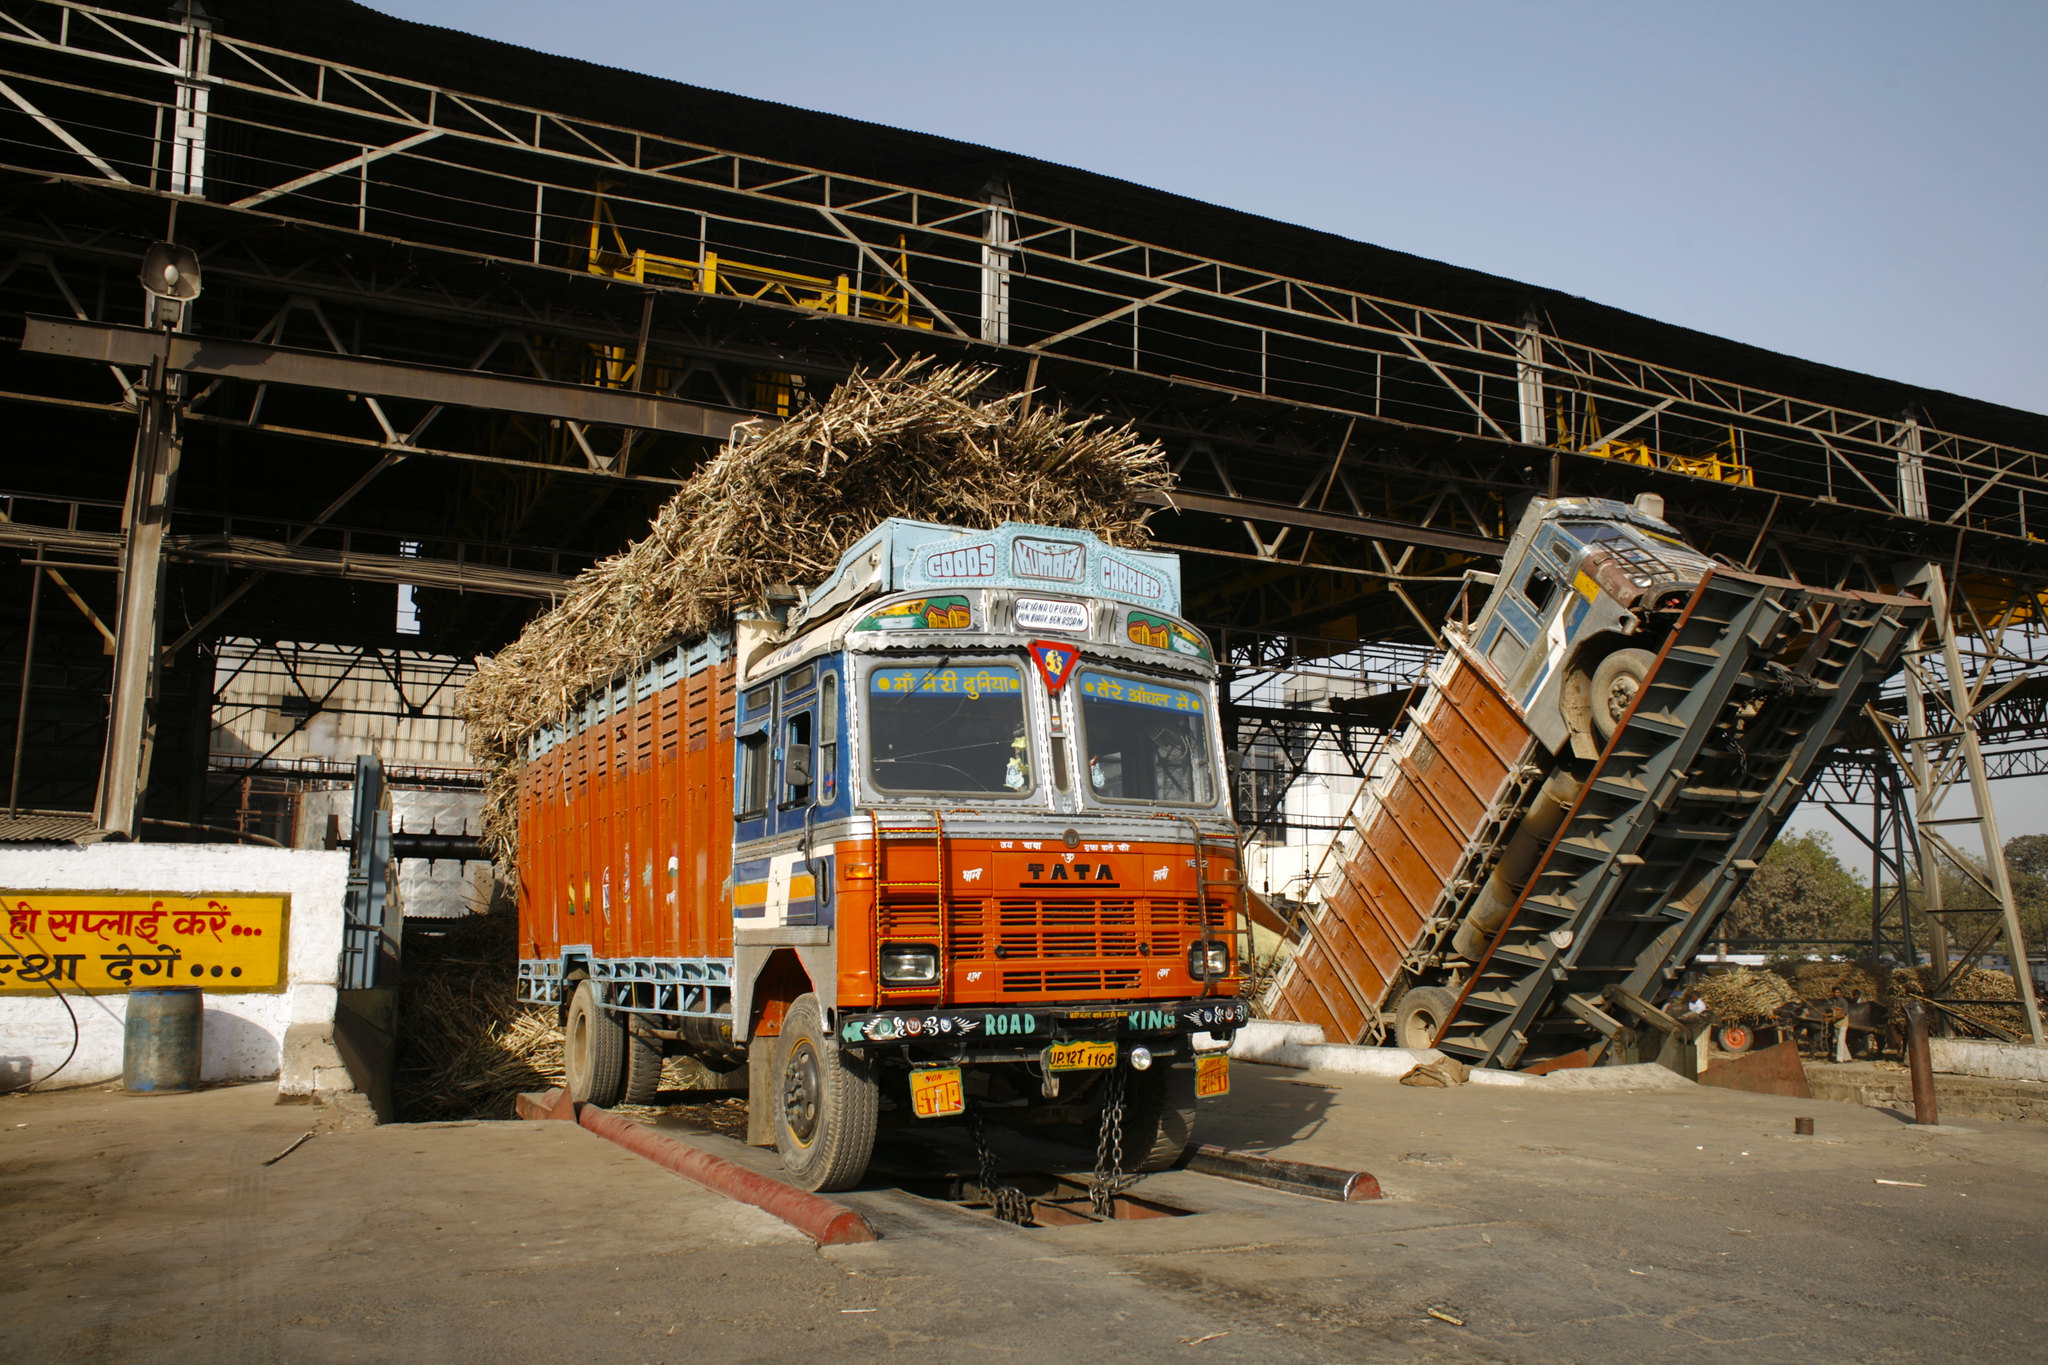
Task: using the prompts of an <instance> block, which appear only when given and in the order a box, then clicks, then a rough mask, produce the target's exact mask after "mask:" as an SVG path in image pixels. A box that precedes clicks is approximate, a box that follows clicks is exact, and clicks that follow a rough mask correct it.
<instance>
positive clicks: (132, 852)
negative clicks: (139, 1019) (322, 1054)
mask: <svg viewBox="0 0 2048 1365" xmlns="http://www.w3.org/2000/svg"><path fill="white" fill-rule="evenodd" d="M347 884H348V855H347V854H346V853H342V852H333V853H327V852H320V851H302V850H296V849H284V848H247V847H239V846H236V845H231V844H95V845H93V846H91V847H89V848H77V847H72V846H69V845H61V846H56V847H40V846H28V845H12V846H6V847H0V895H4V894H5V893H6V892H8V891H134V892H150V891H154V892H167V893H169V894H172V895H179V896H192V895H204V894H210V893H219V892H223V891H232V892H240V893H244V894H250V895H279V894H283V895H288V896H290V897H291V927H290V931H289V935H288V942H289V948H288V952H289V960H288V961H287V963H286V971H285V974H286V980H287V982H288V984H287V986H286V987H285V989H284V990H282V991H277V992H260V993H259V992H251V993H246V994H233V995H228V994H223V995H216V994H214V993H213V992H211V991H209V992H207V993H206V996H205V1003H204V1008H205V1016H204V1039H203V1044H202V1048H201V1058H200V1073H199V1074H200V1079H201V1080H204V1081H226V1080H259V1079H265V1078H268V1077H271V1076H277V1075H278V1074H279V1072H280V1069H281V1064H282V1057H283V1053H284V1043H285V1033H286V1031H287V1030H288V1029H292V1028H293V1027H294V1026H295V1025H296V1026H300V1028H299V1030H298V1031H299V1032H300V1033H301V1034H308V1033H310V1034H313V1035H315V1036H319V1037H324V1036H326V1035H327V1034H328V1033H330V1032H331V1030H332V1028H333V1023H334V1002H335V986H336V983H337V982H338V981H339V979H340V968H341V922H342V904H341V902H342V892H343V890H344V889H345V888H346V886H347ZM4 925H5V921H4V920H0V927H4ZM65 1001H68V1002H69V1003H70V1006H71V1008H72V1009H73V1010H75V1011H76V1012H77V1016H78V1054H77V1056H76V1057H74V1058H73V1059H72V1061H71V1064H70V1065H69V1066H66V1067H65V1068H64V1070H63V1071H62V1073H61V1074H58V1075H56V1076H54V1077H51V1079H50V1084H51V1085H52V1086H54V1087H59V1088H61V1087H64V1086H70V1085H86V1084H91V1083H95V1082H105V1081H109V1080H119V1079H120V1076H121V1038H122V1030H123V1028H124V1026H125V1021H126V1019H127V1011H128V997H127V995H126V994H125V993H124V994H120V995H111V994H106V995H85V994H82V993H67V994H66V995H65V997H64V1001H59V1000H58V999H57V998H56V997H55V996H54V995H51V994H49V993H47V992H45V993H44V994H41V995H7V996H0V1088H12V1087H14V1086H18V1085H20V1084H22V1083H23V1082H24V1081H29V1082H31V1083H40V1082H41V1081H42V1080H43V1079H44V1078H45V1077H48V1076H50V1073H51V1072H52V1071H54V1070H55V1069H56V1068H57V1066H58V1064H59V1063H61V1062H62V1061H63V1060H64V1055H65V1054H66V1053H67V1052H69V1051H70V1050H71V1037H72V1032H71V1028H72V1026H71V1017H70V1015H69V1014H67V1013H66V1011H65V1008H64V1002H65ZM300 1070H301V1071H305V1068H300ZM280 1088H282V1089H285V1090H287V1091H292V1092H295V1093H307V1092H309V1091H310V1090H311V1089H312V1088H313V1078H312V1076H311V1074H310V1073H307V1074H304V1075H300V1076H288V1077H286V1082H285V1084H284V1085H283V1086H281V1087H280ZM339 1088H346V1087H345V1086H343V1087H339Z"/></svg>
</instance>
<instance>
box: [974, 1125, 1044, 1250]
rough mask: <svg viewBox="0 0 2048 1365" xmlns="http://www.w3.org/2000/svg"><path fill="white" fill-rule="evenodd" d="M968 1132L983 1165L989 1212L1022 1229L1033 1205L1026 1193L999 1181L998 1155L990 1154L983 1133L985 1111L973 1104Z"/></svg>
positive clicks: (978, 1159)
mask: <svg viewBox="0 0 2048 1365" xmlns="http://www.w3.org/2000/svg"><path fill="white" fill-rule="evenodd" d="M967 1132H968V1134H969V1136H971V1137H972V1138H973V1139H974V1159H975V1161H976V1162H977V1163H979V1165H980V1175H981V1193H982V1197H983V1198H984V1199H986V1200H988V1203H989V1212H990V1213H992V1214H994V1215H995V1216H996V1217H997V1218H1000V1219H1002V1220H1003V1221H1004V1222H1005V1223H1015V1224H1016V1225H1017V1226H1018V1227H1023V1226H1025V1225H1026V1224H1028V1223H1030V1221H1031V1201H1030V1200H1029V1199H1026V1198H1025V1197H1024V1191H1022V1190H1020V1189H1018V1188H1017V1187H1016V1186H1015V1185H1002V1184H998V1183H997V1181H996V1154H995V1153H994V1152H992V1151H990V1150H989V1145H988V1137H987V1135H986V1134H984V1133H983V1132H982V1129H981V1111H980V1110H979V1109H978V1108H976V1107H975V1106H974V1105H971V1104H970V1105H968V1106H967Z"/></svg>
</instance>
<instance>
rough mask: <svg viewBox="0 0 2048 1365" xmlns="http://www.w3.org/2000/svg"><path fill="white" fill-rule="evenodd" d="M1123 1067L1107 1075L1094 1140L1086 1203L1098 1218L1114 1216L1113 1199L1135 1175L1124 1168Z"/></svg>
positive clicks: (1133, 1182) (1134, 1178)
mask: <svg viewBox="0 0 2048 1365" xmlns="http://www.w3.org/2000/svg"><path fill="white" fill-rule="evenodd" d="M1125 1074H1126V1073H1125V1072H1124V1069H1123V1068H1122V1067H1118V1068H1117V1069H1116V1070H1115V1071H1112V1072H1111V1073H1110V1076H1109V1088H1108V1094H1107V1096H1106V1097H1105V1099H1104V1102H1103V1105H1102V1128H1101V1130H1100V1132H1099V1134H1098V1135H1097V1137H1096V1139H1095V1178H1094V1179H1093V1180H1091V1181H1089V1182H1088V1202H1089V1203H1090V1204H1091V1205H1092V1206H1093V1207H1094V1209H1095V1215H1096V1217H1098V1218H1114V1217H1115V1216H1116V1198H1117V1196H1118V1195H1120V1194H1122V1193H1123V1192H1124V1191H1125V1190H1127V1189H1129V1188H1130V1187H1131V1186H1132V1185H1135V1184H1136V1183H1137V1180H1138V1178H1137V1177H1136V1176H1134V1175H1128V1174H1126V1173H1125V1171H1124V1076H1125Z"/></svg>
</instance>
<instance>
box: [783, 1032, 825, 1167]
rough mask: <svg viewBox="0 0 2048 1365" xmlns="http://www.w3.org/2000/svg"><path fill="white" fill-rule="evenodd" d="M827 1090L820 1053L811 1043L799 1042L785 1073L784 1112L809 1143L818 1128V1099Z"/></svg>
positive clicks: (800, 1137)
mask: <svg viewBox="0 0 2048 1365" xmlns="http://www.w3.org/2000/svg"><path fill="white" fill-rule="evenodd" d="M823 1089H824V1085H823V1078H822V1077H821V1076H820V1075H819V1074H818V1054H817V1052H816V1051H815V1050H814V1049H813V1048H812V1047H811V1045H810V1044H809V1043H808V1042H805V1043H799V1044H797V1047H796V1049H795V1051H793V1052H791V1053H790V1057H789V1065H788V1067H787V1068H786V1069H785V1070H784V1071H783V1074H782V1112H783V1114H784V1116H785V1118H786V1120H787V1122H788V1124H789V1131H790V1132H791V1133H792V1134H793V1135H794V1136H795V1137H796V1140H797V1141H799V1142H803V1143H808V1142H809V1141H810V1140H811V1138H812V1136H813V1135H814V1134H816V1132H817V1131H818V1100H819V1096H820V1094H821V1093H822V1092H823Z"/></svg>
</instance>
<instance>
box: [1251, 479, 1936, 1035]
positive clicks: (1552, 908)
mask: <svg viewBox="0 0 2048 1365" xmlns="http://www.w3.org/2000/svg"><path fill="white" fill-rule="evenodd" d="M1486 589H1490V591H1487V592H1486V595H1485V600H1484V603H1483V605H1481V606H1480V607H1479V608H1478V610H1477V611H1476V613H1474V612H1471V611H1470V610H1469V604H1470V602H1471V600H1472V599H1473V598H1474V597H1477V596H1478V595H1479V593H1480V592H1481V591H1483V590H1486ZM1928 612H1929V607H1928V604H1927V603H1926V602H1925V601H1923V600H1921V599H1919V598H1916V597H1905V596H1898V595H1893V594H1889V593H1883V592H1876V591H1858V590H1851V589H1847V588H1827V587H1813V586H1808V585H1803V584H1798V583H1792V582H1788V581H1785V580H1782V579H1777V578H1770V577H1765V576H1763V575H1760V574H1755V573H1751V572H1747V571H1745V570H1743V569H1741V568H1738V567H1735V566H1732V565H1728V564H1724V563H1721V562H1718V561H1716V560H1714V559H1711V558H1709V557H1708V556H1706V555H1703V554H1701V553H1699V552H1698V551H1697V550H1695V549H1693V548H1692V547H1690V546H1688V545H1686V544H1685V543H1684V541H1683V540H1682V539H1681V537H1680V536H1679V533H1678V532H1677V531H1676V530H1675V529H1674V528H1673V527H1672V526H1671V525H1670V524H1668V523H1667V522H1665V521H1664V520H1663V507H1662V502H1661V500H1660V499H1655V498H1643V499H1638V505H1635V506H1631V505H1629V504H1626V503H1621V502H1614V501H1609V500H1605V499H1597V498H1561V499H1537V500H1535V501H1534V502H1533V503H1532V504H1531V505H1530V507H1529V509H1528V511H1527V512H1526V513H1525V514H1524V515H1523V517H1522V519H1521V521H1520V524H1519V525H1518V526H1517V527H1516V529H1515V533H1514V535H1513V536H1512V538H1511V539H1510V540H1509V543H1508V546H1507V549H1506V552H1505V553H1504V555H1503V556H1502V561H1501V567H1500V570H1499V572H1498V573H1497V574H1469V575H1468V576H1467V582H1466V585H1465V591H1464V593H1463V594H1461V597H1460V602H1459V606H1458V608H1457V609H1455V610H1454V612H1453V616H1454V619H1453V620H1452V621H1451V623H1450V624H1449V625H1448V626H1447V627H1446V629H1445V632H1444V635H1445V649H1444V653H1443V655H1442V657H1441V658H1440V659H1439V660H1438V661H1437V663H1436V664H1435V666H1434V667H1433V668H1432V670H1431V672H1430V673H1429V675H1428V677H1427V679H1426V682H1425V683H1424V684H1423V686H1422V688H1421V690H1420V697H1419V700H1417V701H1416V702H1415V704H1414V705H1413V706H1411V707H1410V708H1409V709H1408V711H1407V713H1406V716H1405V718H1404V719H1405V723H1404V724H1403V726H1402V728H1401V729H1400V731H1399V732H1398V734H1397V735H1396V736H1395V737H1394V738H1393V739H1392V741H1391V742H1390V743H1389V744H1388V745H1387V746H1386V747H1385V749H1384V750H1383V751H1382V754H1381V757H1380V759H1379V761H1378V762H1377V764H1376V766H1375V768H1374V770H1373V773H1372V775H1371V776H1370V778H1369V779H1368V781H1367V783H1366V785H1365V787H1364V788H1363V790H1362V791H1361V794H1360V798H1361V799H1360V801H1359V802H1358V803H1357V806H1356V808H1355V809H1354V812H1353V813H1352V815H1351V818H1350V820H1349V824H1350V829H1349V831H1347V832H1346V833H1345V834H1344V835H1342V836H1340V838H1339V841H1338V845H1337V847H1335V848H1333V849H1332V850H1331V856H1330V857H1329V859H1328V860H1327V865H1329V866H1334V868H1335V871H1334V872H1329V873H1326V875H1324V876H1323V877H1322V878H1321V879H1320V880H1321V883H1322V885H1321V888H1320V890H1321V900H1320V901H1319V902H1318V903H1316V904H1314V905H1312V906H1311V907H1310V908H1309V909H1308V910H1307V911H1306V912H1303V913H1301V914H1299V915H1298V917H1297V919H1296V920H1295V921H1294V923H1293V924H1292V925H1291V926H1289V927H1290V929H1291V934H1290V937H1291V940H1292V951H1291V954H1290V956H1289V957H1288V959H1287V961H1286V962H1285V963H1284V964H1283V965H1282V967H1281V969H1280V971H1279V973H1278V974H1277V975H1276V977H1275V979H1274V982H1273V985H1272V986H1271V988H1270V989H1269V991H1268V994H1267V996H1266V1012H1267V1013H1268V1014H1269V1015H1270V1016H1272V1017H1274V1018H1278V1019H1291V1020H1299V1021H1304V1022H1310V1023H1315V1024H1319V1025H1321V1026H1322V1027H1323V1029H1324V1032H1325V1035H1326V1037H1328V1038H1329V1039H1330V1040H1331V1041H1333V1042H1335V1041H1342V1042H1374V1043H1377V1042H1392V1043H1396V1044H1398V1045H1400V1046H1404V1047H1430V1046H1435V1047H1437V1048H1439V1049H1441V1050H1442V1051H1444V1052H1446V1053H1448V1054H1451V1055H1453V1056H1455V1057H1458V1058H1459V1059H1461V1060H1463V1061H1466V1062H1468V1063H1470V1064H1473V1065H1485V1066H1495V1067H1530V1066H1538V1065H1542V1064H1545V1063H1549V1064H1553V1065H1569V1064H1574V1063H1582V1064H1596V1063H1600V1062H1612V1061H1624V1060H1636V1059H1638V1058H1642V1059H1645V1060H1648V1059H1651V1058H1653V1057H1661V1058H1662V1059H1664V1060H1666V1061H1670V1062H1672V1063H1673V1064H1674V1065H1677V1066H1679V1067H1680V1069H1686V1067H1687V1065H1689V1059H1690V1057H1691V1055H1692V1053H1691V1049H1690V1047H1689V1045H1687V1044H1686V1043H1685V1041H1684V1038H1683V1034H1684V1030H1683V1029H1682V1028H1681V1026H1680V1023H1679V1021H1677V1020H1675V1019H1674V1018H1673V1017H1672V1016H1671V1015H1670V1014H1669V1013H1667V1012H1666V1011H1665V1010H1664V1009H1662V1008H1661V1005H1660V1001H1661V1000H1662V998H1663V997H1664V995H1665V994H1666V993H1667V991H1668V988H1669V987H1670V986H1671V984H1672V983H1673V982H1674V981H1675V980H1676V978H1677V977H1678V976H1679V975H1680V974H1681V973H1682V972H1683V971H1684V969H1685V967H1686V965H1687V964H1688V963H1689V962H1690V961H1691V959H1692V957H1693V955H1694V954H1695V953H1696V952H1697V951H1698V949H1699V947H1700V945H1701V944H1702V943H1703V942H1705V941H1706V939H1707V937H1708V935H1709V933H1710V932H1711V931H1712V929H1713V927H1714V924H1715V922H1716V921H1717V920H1718V919H1719V918H1720V916H1721V915H1722V913H1723V912H1724V911H1725V910H1726V909H1727V907H1728V905H1729V904H1730V902H1731V901H1732V900H1733V899H1734V898H1735V896H1736V894H1737V893H1738V892H1739V891H1740V890H1741V888H1742V886H1743V884H1744V882H1745V881H1746V880H1747V878H1748V876H1749V874H1750V873H1751V872H1753V871H1754V870H1755V869H1756V866H1757V861H1758V860H1759V859H1760V858H1761V857H1762V856H1763V851H1764V850H1765V849H1766V848H1768V847H1769V845H1770V843H1771V841H1772V839H1774V838H1775V837H1776V835H1777V833H1778V831H1779V829H1780V828H1781V827H1782V826H1783V825H1784V822H1785V820H1786V818H1787V817H1788V816H1789V815H1790V813H1791V811H1792V808H1793V806H1794V805H1795V804H1797V802H1798V800H1799V797H1800V794H1801V792H1802V791H1803V790H1804V788H1805V785H1806V781H1807V779H1808V777H1809V776H1810V774H1811V773H1812V772H1813V770H1814V764H1815V760H1816V759H1817V758H1819V756H1820V755H1821V754H1822V753H1823V752H1824V751H1825V750H1826V748H1827V747H1828V745H1829V744H1830V743H1832V742H1835V741H1836V740H1837V739H1838V738H1839V737H1840V732H1841V730H1842V729H1843V727H1845V726H1847V725H1849V724H1850V723H1851V722H1852V721H1853V720H1854V718H1855V717H1856V716H1857V715H1858V714H1859V713H1860V712H1861V710H1862V708H1863V706H1864V705H1865V703H1867V702H1868V701H1870V700H1871V699H1872V698H1874V697H1875V695H1876V693H1877V689H1878V688H1879V686H1880V685H1881V684H1882V683H1883V682H1884V680H1885V679H1886V678H1887V677H1889V676H1890V675H1891V674H1892V672H1893V671H1894V670H1895V669H1896V668H1897V667H1898V666H1899V663H1900V659H1901V656H1902V654H1903V652H1904V651H1905V650H1906V649H1907V648H1908V646H1909V644H1910V641H1911V640H1912V638H1913V636H1914V633H1915V631H1916V630H1917V628H1918V627H1919V626H1920V624H1921V623H1922V622H1924V621H1925V620H1926V619H1927V617H1928Z"/></svg>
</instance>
